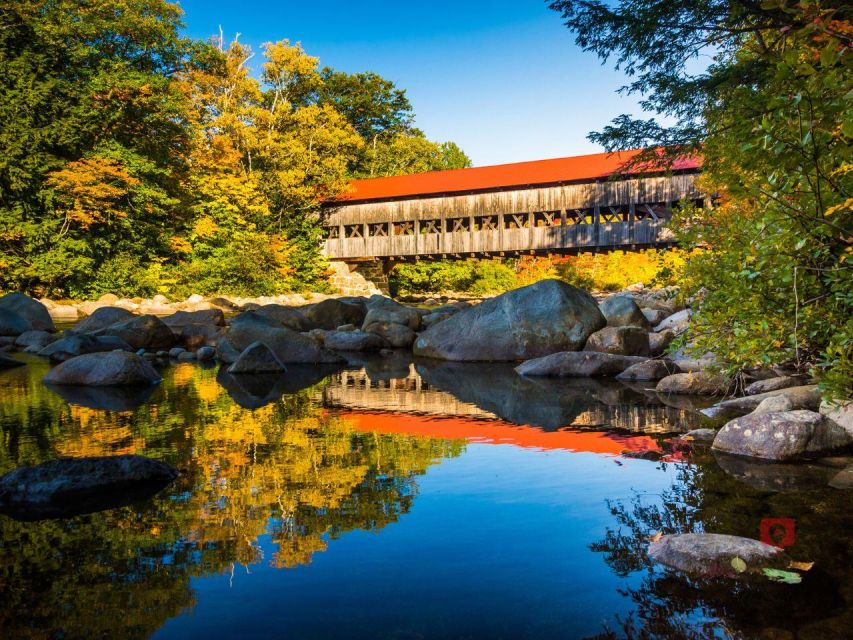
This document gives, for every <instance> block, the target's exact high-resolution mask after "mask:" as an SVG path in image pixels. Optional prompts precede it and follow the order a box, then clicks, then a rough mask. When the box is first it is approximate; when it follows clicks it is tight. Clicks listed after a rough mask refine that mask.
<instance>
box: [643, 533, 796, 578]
mask: <svg viewBox="0 0 853 640" xmlns="http://www.w3.org/2000/svg"><path fill="white" fill-rule="evenodd" d="M649 557H650V558H651V559H652V560H654V561H655V562H658V563H660V564H662V565H664V566H667V567H669V568H671V569H677V570H678V571H684V572H685V573H689V574H692V575H697V576H702V577H705V578H737V577H740V576H742V575H744V574H759V575H760V574H761V570H762V569H787V568H788V567H789V566H790V564H791V559H790V558H789V557H788V555H787V554H786V553H785V552H784V551H782V550H781V549H779V548H777V547H774V546H772V545H769V544H765V543H763V542H759V541H758V540H752V539H751V538H742V537H740V536H730V535H723V534H719V533H682V534H678V535H668V536H662V537H661V538H660V539H659V540H656V541H654V542H652V543H651V544H650V545H649ZM736 558H739V559H740V560H742V561H743V563H744V564H745V566H746V569H745V570H743V571H737V569H736V568H735V565H733V564H732V561H733V560H735V559H736ZM735 564H738V563H737V562H736V563H735Z"/></svg>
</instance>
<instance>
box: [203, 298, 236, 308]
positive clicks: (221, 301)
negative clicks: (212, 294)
mask: <svg viewBox="0 0 853 640" xmlns="http://www.w3.org/2000/svg"><path fill="white" fill-rule="evenodd" d="M208 302H209V303H210V305H211V306H213V307H217V308H219V309H222V310H223V311H237V310H238V309H239V308H240V305H237V304H234V302H233V301H231V300H229V299H228V298H223V297H218V298H211V299H210V300H208Z"/></svg>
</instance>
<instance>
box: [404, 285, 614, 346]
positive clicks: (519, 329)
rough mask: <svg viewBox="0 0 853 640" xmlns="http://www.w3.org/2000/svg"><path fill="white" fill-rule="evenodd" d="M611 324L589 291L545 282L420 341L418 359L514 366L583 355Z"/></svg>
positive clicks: (481, 307) (455, 319)
mask: <svg viewBox="0 0 853 640" xmlns="http://www.w3.org/2000/svg"><path fill="white" fill-rule="evenodd" d="M605 324H606V320H605V319H604V316H603V315H601V312H600V311H599V310H598V305H596V303H595V300H594V299H593V297H592V296H591V295H589V294H588V293H587V292H586V291H583V290H581V289H578V288H577V287H573V286H571V285H569V284H566V283H565V282H561V281H559V280H542V281H540V282H537V283H536V284H533V285H530V286H527V287H522V288H521V289H516V290H514V291H509V292H507V293H504V294H503V295H500V296H497V297H495V298H492V299H490V300H486V301H485V302H483V303H481V304H478V305H477V306H475V307H471V308H468V309H463V310H461V311H459V312H458V313H456V314H454V315H453V316H451V317H450V318H447V319H446V320H443V321H442V322H439V323H437V324H434V325H432V326H431V327H429V328H428V329H427V330H426V331H424V332H423V333H422V334H421V335H420V336H419V337H418V339H417V340H416V341H415V345H414V352H415V355H419V356H425V357H429V358H437V359H441V360H456V361H513V360H526V359H530V358H537V357H539V356H544V355H547V354H549V353H556V352H561V351H577V350H578V349H580V348H582V347H583V345H584V344H585V343H586V341H587V338H589V336H590V335H591V334H592V333H594V332H595V331H597V330H599V329H601V328H603V327H604V325H605Z"/></svg>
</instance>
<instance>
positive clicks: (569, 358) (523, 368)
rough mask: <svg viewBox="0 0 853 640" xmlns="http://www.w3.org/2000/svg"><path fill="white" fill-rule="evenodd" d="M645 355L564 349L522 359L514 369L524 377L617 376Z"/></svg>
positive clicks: (643, 360) (641, 360)
mask: <svg viewBox="0 0 853 640" xmlns="http://www.w3.org/2000/svg"><path fill="white" fill-rule="evenodd" d="M645 361H646V358H641V357H637V356H619V355H614V354H611V353H599V352H596V351H563V352H561V353H552V354H551V355H547V356H543V357H541V358H534V359H533V360H527V361H525V362H522V363H521V364H520V365H519V366H517V367H516V368H515V370H516V371H517V372H518V373H519V374H521V375H523V376H546V377H552V378H587V377H591V376H616V375H619V374H620V373H622V372H623V371H625V370H626V369H627V368H628V367H630V366H632V365H635V364H639V363H641V362H645Z"/></svg>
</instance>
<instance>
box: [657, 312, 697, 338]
mask: <svg viewBox="0 0 853 640" xmlns="http://www.w3.org/2000/svg"><path fill="white" fill-rule="evenodd" d="M691 315H692V312H691V311H690V309H682V310H681V311H679V312H678V313H673V314H672V315H671V316H669V317H667V319H666V320H664V321H663V322H661V323H660V324H658V325H657V326H656V327H655V332H656V333H657V332H660V331H664V330H665V329H670V330H671V331H672V332H673V333H674V334H675V335H677V336H679V335H681V334H682V333H684V332H685V331H687V328H688V327H689V326H690V316H691Z"/></svg>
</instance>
